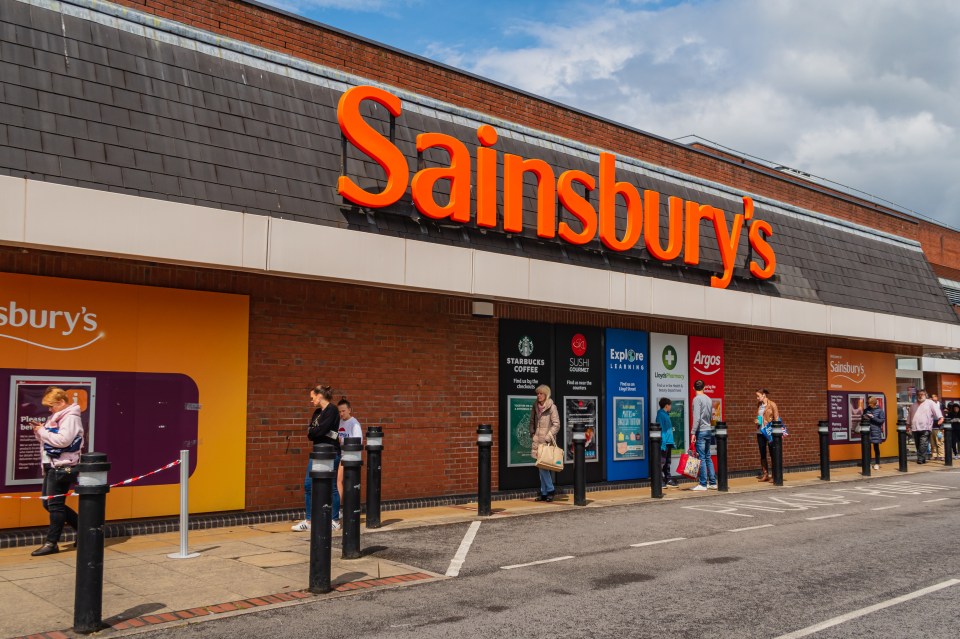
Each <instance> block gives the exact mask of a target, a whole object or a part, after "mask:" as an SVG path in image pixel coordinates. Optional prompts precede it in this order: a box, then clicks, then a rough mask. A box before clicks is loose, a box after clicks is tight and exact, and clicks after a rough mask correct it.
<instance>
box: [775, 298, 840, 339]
mask: <svg viewBox="0 0 960 639" xmlns="http://www.w3.org/2000/svg"><path fill="white" fill-rule="evenodd" d="M770 328H774V329H783V330H788V331H800V332H803V333H829V330H828V328H829V327H828V326H827V307H826V306H825V305H823V304H814V303H813V302H802V301H799V300H787V299H771V300H770Z"/></svg>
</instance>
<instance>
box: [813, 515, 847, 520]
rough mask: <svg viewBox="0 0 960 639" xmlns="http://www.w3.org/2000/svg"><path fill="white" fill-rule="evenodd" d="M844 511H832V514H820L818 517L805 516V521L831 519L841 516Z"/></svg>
mask: <svg viewBox="0 0 960 639" xmlns="http://www.w3.org/2000/svg"><path fill="white" fill-rule="evenodd" d="M844 514H846V513H833V514H832V515H820V516H819V517H807V521H817V520H818V519H833V518H834V517H843V516H844Z"/></svg>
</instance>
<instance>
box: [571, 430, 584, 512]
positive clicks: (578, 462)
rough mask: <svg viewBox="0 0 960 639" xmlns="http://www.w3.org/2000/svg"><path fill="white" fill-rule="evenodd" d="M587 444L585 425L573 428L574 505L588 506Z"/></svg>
mask: <svg viewBox="0 0 960 639" xmlns="http://www.w3.org/2000/svg"><path fill="white" fill-rule="evenodd" d="M586 444H587V428H586V426H584V425H583V424H577V425H576V426H574V427H573V505H574V506H586V505H587V472H586V471H587V464H586V459H585V457H584V448H585V446H586Z"/></svg>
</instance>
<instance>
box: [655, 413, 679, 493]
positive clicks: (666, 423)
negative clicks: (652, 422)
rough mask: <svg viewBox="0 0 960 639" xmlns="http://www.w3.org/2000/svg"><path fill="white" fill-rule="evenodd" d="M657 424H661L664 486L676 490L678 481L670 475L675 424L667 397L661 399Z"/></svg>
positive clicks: (661, 456)
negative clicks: (671, 417)
mask: <svg viewBox="0 0 960 639" xmlns="http://www.w3.org/2000/svg"><path fill="white" fill-rule="evenodd" d="M657 423H658V424H660V450H661V451H663V453H662V454H661V455H660V458H661V460H662V463H663V467H662V468H661V470H662V471H663V485H664V486H668V487H670V488H675V487H676V486H678V485H679V484H677V480H676V479H674V478H673V477H672V475H671V473H670V466H671V459H670V456H671V455H672V454H673V446H674V441H673V422H672V421H671V420H670V400H669V399H667V398H666V397H661V398H660V410H658V411H657Z"/></svg>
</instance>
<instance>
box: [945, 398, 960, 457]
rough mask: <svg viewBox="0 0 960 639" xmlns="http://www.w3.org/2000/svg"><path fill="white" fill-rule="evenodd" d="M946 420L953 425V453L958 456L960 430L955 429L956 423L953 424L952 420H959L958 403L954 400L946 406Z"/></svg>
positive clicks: (959, 406)
mask: <svg viewBox="0 0 960 639" xmlns="http://www.w3.org/2000/svg"><path fill="white" fill-rule="evenodd" d="M946 419H947V420H949V421H950V422H951V426H953V428H954V431H953V445H952V448H953V455H954V457H957V456H960V431H958V430H956V429H957V425H956V424H953V420H960V404H958V403H956V402H950V405H949V406H947V417H946Z"/></svg>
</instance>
